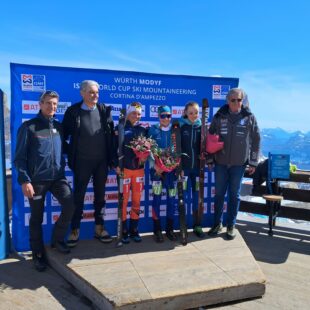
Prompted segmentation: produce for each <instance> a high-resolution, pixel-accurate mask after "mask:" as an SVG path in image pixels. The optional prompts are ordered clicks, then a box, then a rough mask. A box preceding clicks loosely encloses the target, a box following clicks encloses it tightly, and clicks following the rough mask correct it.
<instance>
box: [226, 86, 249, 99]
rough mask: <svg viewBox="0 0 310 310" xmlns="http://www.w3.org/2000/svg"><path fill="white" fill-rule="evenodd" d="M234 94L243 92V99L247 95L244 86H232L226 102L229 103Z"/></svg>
mask: <svg viewBox="0 0 310 310" xmlns="http://www.w3.org/2000/svg"><path fill="white" fill-rule="evenodd" d="M233 94H238V95H239V94H241V95H242V99H243V98H244V97H245V92H244V90H243V89H242V88H237V87H235V88H231V89H230V90H229V92H228V94H227V96H226V103H229V99H230V97H231V95H233Z"/></svg>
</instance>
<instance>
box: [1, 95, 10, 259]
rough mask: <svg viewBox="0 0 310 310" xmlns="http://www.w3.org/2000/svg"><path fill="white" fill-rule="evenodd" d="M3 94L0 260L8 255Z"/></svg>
mask: <svg viewBox="0 0 310 310" xmlns="http://www.w3.org/2000/svg"><path fill="white" fill-rule="evenodd" d="M3 96H4V94H3V92H2V90H1V89H0V120H1V122H0V191H1V192H2V194H1V195H0V260H1V259H4V258H6V257H7V256H8V254H9V244H10V240H9V211H8V200H7V191H6V171H5V147H4V109H3V104H4V102H3V101H4V100H3Z"/></svg>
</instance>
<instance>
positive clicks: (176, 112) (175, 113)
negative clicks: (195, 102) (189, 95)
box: [172, 106, 184, 118]
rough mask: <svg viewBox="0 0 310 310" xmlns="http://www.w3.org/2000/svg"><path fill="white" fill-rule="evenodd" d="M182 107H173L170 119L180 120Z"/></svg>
mask: <svg viewBox="0 0 310 310" xmlns="http://www.w3.org/2000/svg"><path fill="white" fill-rule="evenodd" d="M183 111H184V107H180V106H173V107H172V117H173V118H180V117H181V116H182V114H183Z"/></svg>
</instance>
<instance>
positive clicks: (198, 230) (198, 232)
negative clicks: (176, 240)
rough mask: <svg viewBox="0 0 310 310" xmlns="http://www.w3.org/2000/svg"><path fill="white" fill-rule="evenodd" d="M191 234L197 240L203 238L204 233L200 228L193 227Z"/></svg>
mask: <svg viewBox="0 0 310 310" xmlns="http://www.w3.org/2000/svg"><path fill="white" fill-rule="evenodd" d="M193 232H194V234H195V235H196V236H197V237H198V238H204V236H205V233H204V232H203V230H202V228H201V226H195V227H194V229H193Z"/></svg>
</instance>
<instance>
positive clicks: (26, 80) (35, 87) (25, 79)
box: [21, 73, 46, 92]
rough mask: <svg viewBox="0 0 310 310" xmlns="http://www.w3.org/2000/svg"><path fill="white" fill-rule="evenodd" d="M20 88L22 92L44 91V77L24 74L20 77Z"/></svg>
mask: <svg viewBox="0 0 310 310" xmlns="http://www.w3.org/2000/svg"><path fill="white" fill-rule="evenodd" d="M21 86H22V90H23V91H36V92H43V91H45V86H46V83H45V75H41V74H25V73H23V74H22V75H21Z"/></svg>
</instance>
